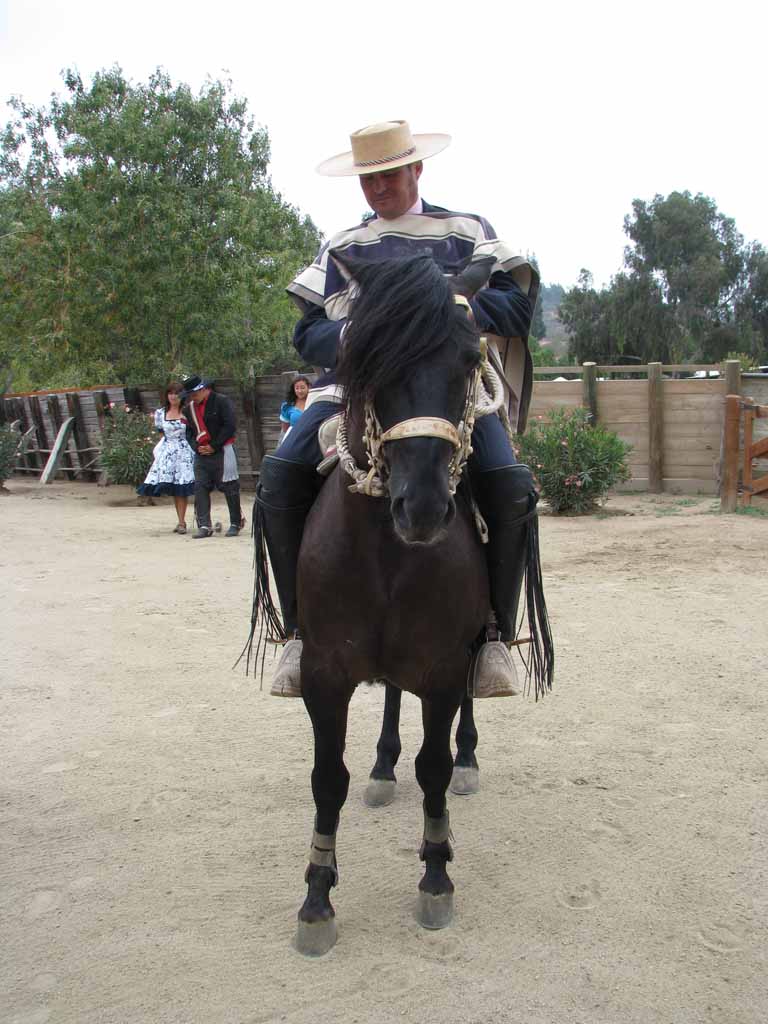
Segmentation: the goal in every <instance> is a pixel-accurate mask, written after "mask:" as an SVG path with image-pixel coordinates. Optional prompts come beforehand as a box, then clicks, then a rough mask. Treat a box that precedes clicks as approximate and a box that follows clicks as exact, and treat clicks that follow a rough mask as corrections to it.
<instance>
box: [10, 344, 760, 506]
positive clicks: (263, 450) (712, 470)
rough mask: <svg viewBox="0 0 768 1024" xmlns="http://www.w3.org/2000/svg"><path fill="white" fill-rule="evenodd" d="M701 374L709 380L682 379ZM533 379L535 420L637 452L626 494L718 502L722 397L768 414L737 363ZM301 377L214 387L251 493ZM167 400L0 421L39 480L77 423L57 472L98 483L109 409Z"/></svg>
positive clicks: (43, 400)
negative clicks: (586, 428)
mask: <svg viewBox="0 0 768 1024" xmlns="http://www.w3.org/2000/svg"><path fill="white" fill-rule="evenodd" d="M701 371H704V372H705V373H706V374H707V376H700V377H691V376H687V377H684V378H683V377H682V376H680V375H682V374H691V373H696V372H701ZM534 372H535V381H534V387H533V397H532V401H531V408H530V416H529V419H535V418H536V417H537V416H544V415H545V414H546V413H547V412H549V410H551V409H555V408H574V407H577V406H582V407H584V408H586V409H588V410H589V412H590V414H591V416H592V418H593V421H594V422H595V423H600V424H601V425H603V426H605V427H606V428H607V429H609V430H612V431H615V432H616V433H617V434H618V435H619V437H621V438H622V440H624V441H626V442H628V443H629V444H630V445H631V446H632V451H631V453H630V455H629V460H628V461H629V468H630V472H631V479H630V481H629V482H628V484H626V485H624V486H625V487H626V488H628V489H631V490H652V491H661V490H668V491H674V492H677V493H696V492H702V493H710V494H717V493H718V492H720V491H721V485H722V484H723V477H724V474H725V460H724V429H723V428H724V424H725V396H726V395H728V394H732V395H737V396H739V397H741V396H742V392H743V391H747V392H748V395H745V396H744V397H751V398H752V399H753V400H754V402H755V403H757V404H758V405H763V406H765V405H768V375H766V374H742V373H741V372H740V367H739V363H738V362H736V361H734V360H729V361H727V362H725V363H721V364H714V365H713V364H698V363H696V364H691V363H686V364H661V363H651V364H644V365H632V366H626V365H624V364H621V365H610V364H597V363H585V364H584V365H582V366H572V367H562V366H561V367H546V366H544V367H542V366H539V367H535V368H534ZM564 373H567V374H571V375H573V379H566V380H547V379H544V378H546V377H547V376H548V375H551V374H557V375H560V376H562V375H563V374H564ZM610 374H616V375H619V378H620V379H606V378H607V377H608V375H610ZM672 374H675V375H677V376H674V377H673V376H670V375H672ZM294 376H295V374H274V375H272V376H267V377H258V378H256V379H255V380H253V381H252V382H250V383H249V384H248V385H246V386H241V385H240V384H238V383H236V382H234V381H231V380H222V381H219V382H217V388H218V389H219V390H220V391H221V392H222V393H223V394H225V395H227V396H228V397H230V398H231V399H232V400H233V401H234V403H235V406H236V411H237V422H238V433H237V441H236V447H237V455H238V462H239V465H240V473H241V477H242V479H243V483H244V484H246V485H247V482H248V481H255V479H256V477H257V476H258V472H259V467H260V465H261V460H262V459H263V458H264V455H265V454H267V452H270V451H273V450H274V448H275V447H276V446H277V444H278V441H279V439H280V421H279V409H280V404H281V402H282V400H283V398H284V395H285V392H286V390H287V387H288V383H289V381H290V380H291V379H292V378H293V377H294ZM160 400H161V392H160V390H159V389H158V388H156V387H153V386H151V385H142V386H141V387H138V388H123V387H113V386H109V387H99V388H81V389H72V388H70V389H62V390H60V391H56V392H50V391H39V392H34V393H32V394H26V395H22V394H16V395H5V396H4V397H2V398H0V422H10V421H13V420H18V421H19V426H20V429H21V430H22V432H23V431H27V430H29V431H31V432H32V434H33V435H34V436H35V438H36V444H35V445H33V446H32V447H34V449H35V451H34V452H30V453H27V454H26V455H25V456H24V458H23V459H21V460H20V462H19V465H18V470H19V472H20V473H24V474H25V475H29V474H32V475H35V474H36V475H38V476H39V475H41V474H42V473H43V471H44V468H45V466H46V464H47V462H48V459H49V458H50V451H51V450H52V449H53V448H54V447H55V446H56V439H57V438H58V437H59V434H60V431H61V427H62V424H63V423H64V422H65V421H66V420H67V419H69V418H71V419H72V420H73V423H72V430H71V434H70V435H69V436H68V438H67V439H66V444H63V445H62V446H61V450H60V452H59V455H60V459H59V461H58V463H57V465H56V467H55V469H56V472H57V473H58V475H59V476H62V475H63V476H64V477H66V478H67V479H74V478H75V477H78V478H80V479H86V480H98V479H99V478H100V477H101V471H100V467H99V465H98V449H99V448H100V444H101V432H102V429H103V426H104V422H105V419H106V418H107V417H108V416H109V406H110V403H111V402H114V403H116V404H118V405H119V404H123V403H126V402H127V403H128V404H130V405H131V406H132V407H135V408H137V409H140V410H141V411H142V412H144V413H145V414H149V413H151V412H153V411H154V410H155V409H156V408H157V407H158V406H159V405H160ZM754 434H755V437H754V440H753V445H754V444H756V445H757V446H758V448H757V454H754V453H753V454H754V459H755V460H756V461H757V462H758V463H760V461H761V460H762V459H765V458H766V455H765V454H763V453H764V451H765V449H764V447H763V446H762V445H761V442H762V439H763V435H764V434H765V435H768V421H766V420H765V419H763V418H760V417H756V420H755V423H754ZM750 465H751V463H750ZM721 467H722V469H721ZM52 476H53V472H49V473H48V475H47V477H46V478H47V479H50V478H51V477H52ZM742 476H744V477H745V480H744V482H746V484H747V486H751V487H753V488H754V487H755V486H756V484H760V483H761V481H762V477H760V476H759V475H758V477H757V480H752V482H751V483H750V480H749V478H748V472H747V474H746V476H745V474H744V473H742ZM737 477H738V468H737ZM745 493H746V492H745ZM753 493H755V494H762V493H763V491H762V490H754V491H753Z"/></svg>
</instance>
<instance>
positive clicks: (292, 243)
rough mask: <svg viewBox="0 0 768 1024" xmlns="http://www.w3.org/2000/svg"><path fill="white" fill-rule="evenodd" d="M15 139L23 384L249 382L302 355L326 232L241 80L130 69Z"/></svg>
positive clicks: (3, 307) (27, 119)
mask: <svg viewBox="0 0 768 1024" xmlns="http://www.w3.org/2000/svg"><path fill="white" fill-rule="evenodd" d="M64 84H65V87H66V94H65V95H64V97H59V96H53V97H52V98H51V101H50V104H49V105H48V106H47V107H44V108H40V109H36V108H34V107H31V106H29V105H27V104H25V103H24V102H23V101H22V100H21V99H19V98H15V99H14V100H13V101H12V105H13V109H14V113H15V117H14V119H13V120H12V121H11V123H9V124H8V125H7V127H6V129H5V131H4V133H3V136H2V140H0V236H2V237H0V264H1V266H0V283H2V286H3V288H2V290H3V297H2V298H1V299H0V359H3V357H5V362H6V363H7V364H8V363H9V364H10V367H11V372H12V373H13V376H14V381H15V383H17V386H18V385H22V386H24V385H25V386H29V387H34V386H51V385H52V384H54V383H59V384H67V383H72V384H78V383H96V382H103V381H104V380H106V379H107V378H108V377H109V378H111V379H114V380H121V381H126V382H127V381H137V380H139V379H140V378H145V379H155V380H160V379H163V378H164V377H166V375H167V374H168V373H169V372H179V371H181V370H184V369H196V370H203V369H204V370H205V371H206V372H209V373H212V374H219V375H221V374H233V375H235V376H237V377H241V378H242V377H244V376H246V375H247V374H249V373H251V372H254V371H255V372H259V371H263V370H264V369H265V368H267V367H269V366H271V365H275V364H276V363H280V362H281V361H286V360H289V359H290V357H289V355H288V352H289V340H290V334H291V325H292V322H293V320H294V319H295V314H294V311H293V308H292V306H291V304H290V302H289V300H288V299H287V297H286V296H285V295H284V286H285V284H287V282H288V280H289V279H290V278H291V276H292V275H293V274H294V273H295V271H296V270H297V269H298V268H299V267H300V266H302V265H304V264H306V263H307V262H309V261H310V260H311V259H312V258H313V256H314V254H315V252H316V250H317V247H318V244H319V241H320V236H319V233H318V231H317V229H316V228H315V226H314V225H313V223H312V221H311V220H310V219H309V218H308V217H306V216H302V215H301V214H300V213H299V211H298V210H296V209H295V208H294V207H293V206H291V205H290V204H289V203H287V202H286V201H285V200H284V199H283V198H282V196H280V194H279V193H277V192H276V191H275V190H274V188H273V186H272V184H271V181H270V178H269V174H268V164H269V157H270V149H269V136H268V133H267V130H266V129H265V128H263V127H258V128H255V127H254V122H253V121H252V119H250V118H249V117H248V113H247V104H246V102H245V101H244V100H242V99H239V98H237V97H234V96H232V95H231V86H230V85H229V84H228V83H222V82H220V81H209V82H208V83H207V84H206V85H205V86H204V87H203V88H202V89H201V90H200V91H199V93H197V94H194V93H193V92H192V90H191V89H190V87H189V86H188V85H185V84H174V83H173V82H172V81H171V79H170V78H169V76H168V75H167V74H166V73H164V72H163V71H160V70H158V71H157V72H155V73H154V74H153V75H152V76H151V77H150V79H149V81H148V82H147V83H145V84H143V83H140V84H133V83H132V82H130V81H128V80H127V79H126V78H125V77H124V75H123V73H122V71H121V70H120V68H118V67H115V68H112V69H109V70H105V71H101V72H99V73H97V74H96V75H94V77H93V79H92V81H91V82H90V83H89V84H86V83H84V82H83V80H82V78H81V77H80V75H79V74H78V73H77V72H75V71H67V72H65V74H64Z"/></svg>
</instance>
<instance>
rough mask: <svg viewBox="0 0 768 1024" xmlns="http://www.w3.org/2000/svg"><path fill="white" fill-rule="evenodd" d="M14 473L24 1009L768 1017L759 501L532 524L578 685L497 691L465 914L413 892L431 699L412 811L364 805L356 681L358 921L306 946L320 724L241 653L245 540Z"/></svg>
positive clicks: (7, 843)
mask: <svg viewBox="0 0 768 1024" xmlns="http://www.w3.org/2000/svg"><path fill="white" fill-rule="evenodd" d="M9 489H10V491H11V494H9V495H7V496H4V497H0V511H2V516H3V523H4V530H5V534H4V536H5V541H4V543H3V545H2V556H1V560H2V569H3V580H4V586H3V588H2V623H3V627H4V628H3V655H4V656H3V659H2V668H1V672H2V685H1V687H0V700H1V702H2V707H1V709H0V821H1V822H2V829H1V830H0V919H1V920H2V925H1V926H0V934H1V935H2V940H1V941H0V946H1V948H0V1021H2V1022H3V1024H44V1022H47V1021H50V1022H52V1024H96V1022H99V1024H101V1022H110V1024H111V1022H114V1024H166V1022H168V1024H171V1022H173V1024H191V1022H201V1024H257V1022H266V1021H287V1022H289V1024H317V1022H318V1021H327V1022H343V1024H379V1022H391V1021H394V1020H406V1021H414V1022H419V1024H422V1022H423V1024H459V1022H461V1024H501V1022H521V1024H564V1022H567V1024H570V1022H575V1024H603V1022H605V1024H629V1022H638V1024H656V1022H658V1024H671V1022H674V1024H680V1022H683V1024H688V1022H691V1024H692V1022H708V1024H709V1022H712V1024H747V1022H748V1024H762V1022H764V1021H765V1020H766V1019H767V1018H768V987H767V986H766V977H768V963H767V962H766V960H767V958H768V954H767V951H768V924H767V922H768V915H767V913H766V911H767V909H768V908H767V907H766V902H768V884H767V883H768V879H766V865H767V863H768V860H767V858H766V852H767V851H766V810H765V808H766V781H767V779H766V775H767V774H768V773H767V772H766V760H767V755H768V741H767V740H766V721H767V719H766V681H768V653H767V652H768V643H767V642H766V637H767V636H768V629H767V628H766V627H767V620H766V611H767V610H768V573H766V552H767V551H768V518H766V517H764V516H744V515H734V516H727V517H725V516H720V515H717V514H715V508H716V506H715V503H714V502H713V500H712V499H711V498H703V497H702V498H692V499H682V498H673V497H669V496H666V497H663V498H651V497H649V496H640V495H635V496H624V497H620V498H615V499H612V500H611V501H610V502H609V503H608V506H607V508H606V512H605V513H604V514H602V515H598V516H593V517H589V518H579V519H557V518H553V517H544V518H543V519H542V548H543V556H544V568H545V573H546V582H547V593H548V600H549V607H550V612H551V617H552V621H553V627H554V634H555V640H556V645H557V655H558V667H557V678H556V687H555V690H554V692H553V694H552V695H551V696H550V697H548V698H547V699H546V700H544V701H543V702H539V703H538V704H537V703H535V702H533V701H531V700H523V699H510V700H504V701H486V702H480V706H478V707H477V719H478V728H479V731H480V745H479V748H478V755H479V759H480V764H481V772H482V783H481V786H482V788H481V792H480V793H479V794H478V795H477V796H474V797H469V798H467V797H451V799H450V810H451V819H452V826H453V830H454V832H455V835H456V843H455V850H456V858H455V861H454V863H453V865H452V870H451V874H452V876H453V879H454V881H455V883H456V894H457V895H456V918H455V921H454V923H453V925H452V926H451V927H450V928H448V929H447V930H445V931H443V932H427V931H424V930H422V929H421V928H420V927H419V926H418V925H417V924H416V922H415V920H414V918H413V913H412V910H413V903H414V898H415V894H416V886H417V883H418V879H419V877H420V874H421V871H420V867H421V866H420V864H419V861H418V858H417V849H418V845H419V841H420V835H421V794H420V791H419V789H418V786H417V784H416V781H415V779H414V774H413V760H414V757H415V755H416V752H417V749H418V743H419V735H420V727H419V710H418V705H417V702H416V701H415V700H414V699H413V698H409V697H408V696H406V698H405V699H404V701H403V709H404V714H403V719H404V721H403V756H402V759H401V763H400V768H399V793H398V797H397V800H396V801H395V803H394V804H393V805H391V806H390V807H388V808H383V809H380V810H377V811H371V810H370V809H368V808H366V807H365V806H364V805H363V803H362V799H361V794H362V790H363V787H364V784H365V780H366V777H367V774H368V771H369V770H370V767H371V764H372V762H373V755H374V747H375V741H376V737H377V734H378V728H379V724H380V715H381V709H382V705H383V692H382V691H381V690H380V689H378V688H366V689H363V688H361V690H359V691H358V693H357V694H356V695H355V698H354V700H353V704H352V709H351V715H350V729H349V748H348V759H347V760H348V765H349V767H350V770H351V772H352V785H351V789H350V797H349V800H348V802H347V805H346V807H345V809H344V811H343V815H342V825H341V829H340V833H339V862H340V870H341V883H340V886H339V888H338V889H336V890H335V893H334V904H335V906H336V911H337V915H338V920H339V942H338V945H337V946H336V947H335V948H334V949H333V950H332V951H331V952H330V953H329V954H328V955H327V956H326V957H324V958H322V959H321V960H306V959H304V958H302V957H301V956H300V955H299V954H298V953H296V952H295V951H294V950H293V948H292V946H291V941H292V937H293V932H294V923H295V915H296V911H297V909H298V907H299V905H300V903H301V901H302V899H303V895H304V884H303V873H304V869H305V866H306V861H307V853H308V845H309V840H310V836H311V830H312V819H313V806H312V802H311V794H310V786H309V771H310V764H311V734H310V728H309V720H308V718H307V716H306V712H305V710H304V706H303V704H302V703H301V702H300V701H285V700H282V701H281V700H278V699H275V698H270V697H269V696H268V683H269V679H268V677H267V678H266V679H265V684H264V688H263V689H261V688H260V687H259V684H258V682H254V681H253V679H247V678H245V677H244V675H243V672H242V669H236V670H234V671H233V670H231V668H230V666H231V665H232V663H233V661H234V660H235V658H236V656H237V654H238V653H239V651H240V649H241V647H242V644H243V641H244V638H245V635H246V631H247V623H248V617H249V609H250V590H251V545H250V539H249V537H248V536H247V535H243V536H241V537H239V538H237V539H225V538H223V537H221V536H219V537H214V538H212V539H211V540H208V541H206V542H205V544H203V543H202V542H200V541H194V540H192V538H191V537H190V536H186V537H180V536H176V535H173V534H172V533H171V529H172V527H173V525H174V517H173V511H172V509H171V508H170V507H168V505H158V506H155V507H144V508H139V507H136V503H135V499H133V497H132V496H131V494H130V492H129V491H128V489H125V488H115V487H110V488H108V489H106V490H102V489H99V488H97V487H96V486H95V485H86V484H83V485H78V484H64V483H62V484H54V485H52V486H49V487H45V488H43V487H40V486H38V485H37V484H36V483H34V484H33V483H25V482H17V481H11V482H10V484H9ZM223 512H224V508H223V505H222V506H221V513H222V514H221V516H220V518H225V517H224V515H223ZM190 521H191V516H190ZM269 671H271V669H269Z"/></svg>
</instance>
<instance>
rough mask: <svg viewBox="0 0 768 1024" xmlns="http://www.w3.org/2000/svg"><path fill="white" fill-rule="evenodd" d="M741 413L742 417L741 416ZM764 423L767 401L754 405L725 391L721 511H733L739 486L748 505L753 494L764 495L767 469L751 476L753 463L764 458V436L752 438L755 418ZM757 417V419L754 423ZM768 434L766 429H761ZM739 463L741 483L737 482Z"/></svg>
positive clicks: (767, 443) (767, 450) (767, 446)
mask: <svg viewBox="0 0 768 1024" xmlns="http://www.w3.org/2000/svg"><path fill="white" fill-rule="evenodd" d="M742 414H743V419H742ZM760 420H765V421H766V425H768V405H758V404H757V403H756V402H755V401H754V400H753V399H751V398H750V399H742V398H740V397H739V396H738V395H728V397H727V398H726V400H725V423H724V424H723V479H722V488H721V492H720V507H721V509H722V511H723V512H735V511H736V507H737V504H738V496H739V490H741V504H742V506H744V507H749V506H750V505H751V504H752V498H753V497H754V496H755V495H760V494H762V495H766V496H768V472H766V473H765V474H764V475H763V476H760V477H757V478H756V477H755V474H754V470H755V465H756V464H757V465H761V464H762V462H763V461H768V436H763V437H759V438H757V439H755V433H756V427H757V426H759V421H760ZM756 421H758V423H756ZM762 433H763V434H764V435H768V430H765V431H763V432H762ZM739 464H741V485H740V484H739Z"/></svg>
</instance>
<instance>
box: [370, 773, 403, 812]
mask: <svg viewBox="0 0 768 1024" xmlns="http://www.w3.org/2000/svg"><path fill="white" fill-rule="evenodd" d="M396 786H397V783H396V782H395V780H394V779H369V780H368V785H367V786H366V787H365V792H364V793H363V803H364V804H365V806H366V807H386V806H387V804H391V803H392V801H393V800H394V799H395V787H396Z"/></svg>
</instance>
